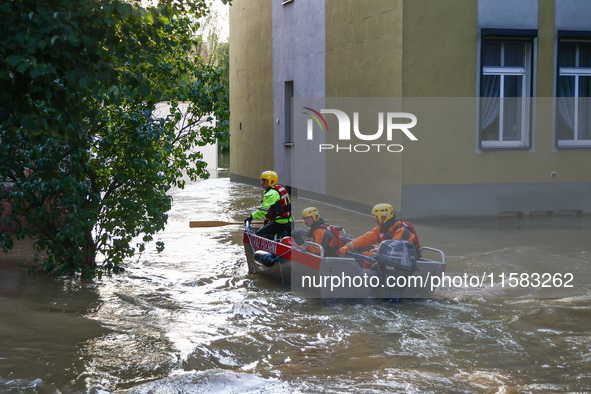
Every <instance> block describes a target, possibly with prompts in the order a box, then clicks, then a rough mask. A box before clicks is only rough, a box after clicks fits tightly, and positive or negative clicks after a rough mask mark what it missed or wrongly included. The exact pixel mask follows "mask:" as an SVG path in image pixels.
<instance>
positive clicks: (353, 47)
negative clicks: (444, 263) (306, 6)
mask: <svg viewBox="0 0 591 394" xmlns="http://www.w3.org/2000/svg"><path fill="white" fill-rule="evenodd" d="M402 6H403V0H355V1H350V0H349V1H343V0H326V97H400V96H401V95H402V77H403V74H402V29H403V23H402V16H403V12H402ZM376 122H377V121H376ZM332 127H333V128H336V126H335V125H334V124H333V126H332ZM330 128H331V125H330V124H329V129H330ZM369 128H371V125H370V126H369ZM327 138H329V139H328V140H327V143H331V144H338V141H337V138H336V135H335V134H334V133H333V134H329V133H327ZM393 142H394V143H396V141H393ZM352 157H354V159H355V160H354V165H352V164H351V163H352V161H351V158H352ZM326 162H327V173H328V174H333V176H329V177H327V178H328V179H327V187H326V191H327V194H328V195H330V196H333V197H337V198H344V199H347V200H349V201H352V202H355V203H360V204H367V205H370V206H371V205H373V204H374V203H375V201H378V202H379V201H389V202H391V204H392V205H393V206H394V207H395V209H398V210H399V209H400V204H401V197H400V186H401V181H402V175H401V171H402V169H401V156H400V155H397V154H391V155H384V154H380V155H372V154H371V153H367V154H361V155H360V154H357V153H350V154H349V153H342V152H341V153H336V152H328V154H327V160H326Z"/></svg>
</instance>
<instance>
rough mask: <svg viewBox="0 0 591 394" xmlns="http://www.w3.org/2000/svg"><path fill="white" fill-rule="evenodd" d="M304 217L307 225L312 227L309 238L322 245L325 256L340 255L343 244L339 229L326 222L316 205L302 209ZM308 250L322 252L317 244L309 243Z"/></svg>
mask: <svg viewBox="0 0 591 394" xmlns="http://www.w3.org/2000/svg"><path fill="white" fill-rule="evenodd" d="M302 218H304V223H306V226H308V227H309V228H310V230H309V231H308V239H309V240H310V241H312V242H314V243H317V244H319V245H322V248H323V249H324V255H325V256H329V257H336V256H338V253H339V248H340V247H341V246H342V245H343V242H342V241H341V236H340V234H339V230H337V229H336V228H334V227H333V226H327V225H326V224H324V219H322V218H321V217H320V213H319V212H318V209H317V208H316V207H308V208H305V209H304V210H303V211H302ZM306 250H307V251H308V252H310V253H314V254H320V248H318V247H316V246H312V245H308V246H307V247H306Z"/></svg>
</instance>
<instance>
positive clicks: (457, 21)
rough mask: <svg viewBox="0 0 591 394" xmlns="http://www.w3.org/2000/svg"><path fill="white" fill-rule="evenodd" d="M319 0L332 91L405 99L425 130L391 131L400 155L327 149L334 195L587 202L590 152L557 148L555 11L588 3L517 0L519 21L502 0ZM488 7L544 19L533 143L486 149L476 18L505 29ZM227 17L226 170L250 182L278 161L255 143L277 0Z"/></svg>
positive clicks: (437, 206) (505, 206)
mask: <svg viewBox="0 0 591 394" xmlns="http://www.w3.org/2000/svg"><path fill="white" fill-rule="evenodd" d="M296 1H297V0H296ZM324 1H325V8H324V12H325V40H326V48H325V52H326V63H325V78H326V81H325V86H326V94H325V97H327V98H331V97H365V98H367V97H383V98H384V97H388V98H392V97H403V98H404V103H405V108H404V110H405V111H407V112H411V113H413V114H415V115H416V116H417V118H418V123H417V126H416V127H415V128H413V133H415V135H416V136H417V137H418V139H419V141H416V142H413V141H409V140H408V139H407V138H405V137H404V136H402V135H399V136H398V140H394V141H391V142H392V143H400V144H402V145H403V146H404V151H403V152H402V153H400V154H379V155H374V154H371V153H367V154H355V153H353V154H347V153H342V152H338V153H337V152H335V151H329V152H328V153H327V155H326V173H327V177H326V197H327V199H328V200H330V199H331V198H332V199H336V200H338V199H342V200H346V201H350V202H353V203H357V204H360V205H366V206H371V205H373V204H374V203H376V202H382V201H384V202H386V201H387V202H390V203H391V204H392V205H393V206H394V208H395V209H396V211H398V212H402V214H403V215H404V216H406V217H415V216H432V215H443V216H448V215H457V214H467V215H475V214H476V215H479V214H482V215H491V214H498V213H499V211H503V210H523V211H525V212H526V213H527V212H528V211H535V210H547V209H548V210H552V209H554V210H558V209H583V210H589V207H590V203H589V199H588V197H586V196H587V195H588V193H589V192H590V190H589V185H590V183H591V154H590V153H589V149H580V148H579V149H557V148H556V147H555V141H554V128H555V126H554V124H555V121H556V109H555V108H556V104H555V102H554V98H553V97H554V96H555V95H556V86H555V83H556V82H555V81H556V73H557V69H556V67H557V65H556V56H557V52H556V51H557V44H556V42H557V36H556V30H557V28H556V27H555V23H554V22H555V18H556V14H557V12H556V11H555V9H556V7H558V6H559V3H560V4H562V6H569V7H575V8H576V7H579V8H580V7H583V9H585V10H586V9H587V8H588V7H587V6H586V3H584V2H580V3H577V4H579V5H577V4H575V3H574V1H575V0H568V1H567V0H527V5H526V3H519V4H518V5H519V6H520V7H521V11H524V10H525V11H526V12H529V11H531V12H530V14H528V15H529V16H530V15H531V14H533V15H534V17H533V18H532V19H528V21H527V24H526V27H523V26H525V25H522V24H521V20H522V19H520V18H519V17H516V15H519V14H515V13H514V10H513V9H511V10H509V9H508V8H507V5H508V4H510V2H508V1H506V0H504V1H501V2H498V3H497V2H495V1H493V0H474V1H467V0H445V1H442V0H324ZM577 1H578V0H577ZM247 3H248V8H246V4H247ZM497 4H499V6H497ZM292 6H297V3H296V2H294V3H292ZM481 6H483V7H484V9H488V10H490V9H492V10H493V11H496V10H501V11H503V12H501V15H508V16H509V17H510V18H512V20H511V23H514V24H516V25H515V26H510V27H509V28H512V27H515V28H528V29H532V27H531V26H534V27H533V28H537V32H538V35H537V38H536V39H535V40H534V47H535V48H534V58H533V65H534V66H533V67H534V92H533V94H534V96H535V99H533V100H532V108H533V116H532V122H533V124H532V130H533V133H532V139H531V141H530V144H531V148H528V149H523V150H518V149H499V150H481V149H480V147H479V132H478V129H479V120H478V116H479V115H478V108H477V105H478V99H477V96H479V94H480V92H479V81H480V69H479V67H480V60H479V59H480V28H481V27H482V26H480V23H481V21H480V19H479V18H480V17H482V15H485V16H486V17H485V18H484V19H485V20H486V21H487V23H489V25H487V26H486V27H492V28H507V26H502V25H503V23H504V22H505V20H504V19H502V18H501V19H498V18H497V21H500V24H499V25H496V24H495V23H496V22H495V23H492V24H493V25H494V26H492V25H491V22H490V21H491V20H493V19H494V18H493V19H491V18H488V15H490V14H487V13H484V14H483V13H482V11H481V8H480V7H481ZM487 7H488V8H487ZM491 7H493V8H491ZM499 7H505V8H499ZM536 7H537V10H536ZM532 10H533V11H532ZM479 12H480V14H481V15H480V16H479ZM536 12H537V21H536V17H535V15H536ZM589 12H591V11H589ZM516 21H517V22H516ZM230 23H231V26H232V28H233V30H232V31H237V34H236V35H234V36H233V34H232V31H231V35H230V41H231V46H230V57H231V78H230V83H231V104H230V105H231V111H232V115H231V123H230V124H231V133H232V137H231V144H232V154H231V173H232V174H237V175H238V176H245V177H249V178H250V179H251V180H252V179H253V178H254V179H256V177H258V174H259V173H260V171H261V170H262V169H264V167H266V166H272V165H273V154H272V152H271V151H269V150H267V149H265V144H261V143H260V142H258V141H261V140H266V139H269V138H273V131H272V127H273V126H272V122H273V97H272V96H273V86H272V79H273V76H272V69H271V67H272V64H273V61H272V56H273V53H272V46H271V45H272V43H271V35H272V26H271V24H272V15H271V2H270V1H268V0H266V1H265V0H234V2H233V6H232V7H231V12H230ZM524 23H525V22H524ZM536 25H537V26H536ZM579 29H580V28H579ZM575 30H576V29H575ZM314 71H316V72H317V71H318V70H314V69H310V70H309V72H310V73H312V72H314ZM328 108H330V107H328ZM341 109H343V110H347V109H346V108H341ZM353 111H354V109H353ZM326 120H327V122H328V128H329V129H330V130H334V129H336V128H337V126H336V120H335V118H334V116H332V115H331V116H327V117H326ZM240 125H241V128H240ZM368 127H373V126H372V125H370V126H368ZM326 138H327V140H326V142H327V143H329V144H335V145H336V144H338V143H339V141H338V140H337V136H336V134H335V133H332V134H331V133H328V132H327V133H326ZM341 142H342V141H341ZM268 146H272V143H269V144H268ZM243 147H247V148H246V149H248V153H245V151H244V149H245V148H243ZM294 149H297V147H296V146H294ZM252 157H256V158H257V160H256V161H253V160H252V159H251V158H252ZM265 163H266V164H265ZM553 173H555V174H556V176H555V177H551V174H553Z"/></svg>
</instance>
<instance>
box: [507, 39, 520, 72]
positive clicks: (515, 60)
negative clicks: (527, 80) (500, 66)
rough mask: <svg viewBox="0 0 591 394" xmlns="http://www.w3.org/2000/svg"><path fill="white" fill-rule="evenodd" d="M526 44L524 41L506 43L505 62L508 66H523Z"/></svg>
mask: <svg viewBox="0 0 591 394" xmlns="http://www.w3.org/2000/svg"><path fill="white" fill-rule="evenodd" d="M523 61H524V44H523V43H522V42H516V43H506V44H505V64H504V66H506V67H523Z"/></svg>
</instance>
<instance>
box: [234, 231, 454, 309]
mask: <svg viewBox="0 0 591 394" xmlns="http://www.w3.org/2000/svg"><path fill="white" fill-rule="evenodd" d="M256 230H257V229H256V228H249V227H248V226H247V227H246V228H245V231H244V236H243V242H244V251H245V253H246V259H247V262H248V271H249V273H251V274H255V273H256V274H260V275H265V276H267V277H270V278H273V279H275V280H277V281H279V282H280V283H283V284H285V285H286V286H290V287H291V290H292V292H295V293H296V294H298V295H302V296H309V297H319V298H328V299H334V298H385V299H391V300H400V299H403V298H427V297H430V296H431V295H432V294H433V292H434V290H435V289H436V286H435V285H437V284H438V283H441V282H440V279H441V276H442V275H443V273H444V272H445V268H446V262H445V254H444V253H443V252H442V251H441V250H438V249H434V248H430V247H422V248H421V250H420V253H419V257H418V258H417V253H416V251H415V249H414V246H413V245H412V243H410V242H407V241H401V240H388V241H383V242H382V243H381V244H380V246H379V248H378V252H377V253H376V254H375V255H374V257H368V256H364V255H361V254H356V253H348V254H347V256H339V257H328V256H326V255H325V253H324V249H323V248H322V246H321V245H318V244H315V243H313V242H311V241H306V242H305V243H303V245H295V242H294V241H293V239H292V238H291V237H285V238H283V239H281V240H270V239H267V238H263V237H260V236H258V235H256V234H255V232H256ZM309 245H310V246H315V247H317V248H318V249H319V250H320V253H319V254H313V253H310V252H308V251H307V246H309ZM425 254H429V255H431V254H433V255H436V256H438V259H436V260H431V259H429V258H426V257H424V255H425ZM435 277H437V278H435ZM434 278H435V279H434Z"/></svg>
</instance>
